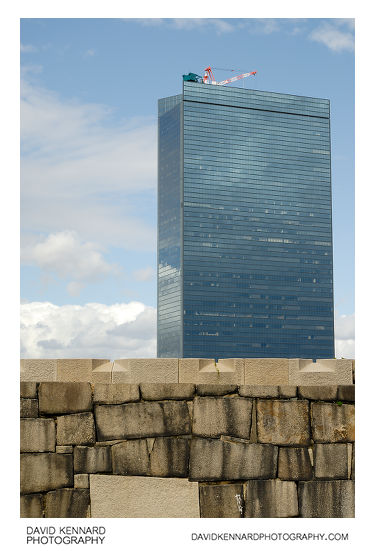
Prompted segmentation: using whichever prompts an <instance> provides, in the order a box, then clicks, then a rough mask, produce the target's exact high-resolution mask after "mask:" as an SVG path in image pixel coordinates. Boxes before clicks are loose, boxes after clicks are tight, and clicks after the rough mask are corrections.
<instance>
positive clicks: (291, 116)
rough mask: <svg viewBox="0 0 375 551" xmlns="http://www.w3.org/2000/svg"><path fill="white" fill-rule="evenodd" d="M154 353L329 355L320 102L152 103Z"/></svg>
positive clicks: (209, 98)
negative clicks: (155, 122)
mask: <svg viewBox="0 0 375 551" xmlns="http://www.w3.org/2000/svg"><path fill="white" fill-rule="evenodd" d="M158 180H159V181H158V186H159V187H158V202H159V207H158V356H159V357H187V358H189V357H199V358H205V357H206V358H237V357H244V358H251V357H269V358H272V357H289V358H293V357H295V358H298V357H299V358H332V357H333V356H334V333H333V283H332V279H333V274H332V223H331V167H330V106H329V101H328V100H326V99H318V98H309V97H301V96H293V95H288V94H278V93H274V92H262V91H258V90H248V89H241V88H231V87H226V86H215V85H209V84H200V83H196V82H184V83H183V94H181V95H178V96H173V97H170V98H164V99H162V100H159V174H158Z"/></svg>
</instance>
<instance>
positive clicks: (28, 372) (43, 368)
mask: <svg viewBox="0 0 375 551" xmlns="http://www.w3.org/2000/svg"><path fill="white" fill-rule="evenodd" d="M56 376H57V360H39V359H35V360H34V359H26V360H21V374H20V379H21V381H26V382H30V381H35V382H39V381H56Z"/></svg>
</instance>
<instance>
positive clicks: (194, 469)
mask: <svg viewBox="0 0 375 551" xmlns="http://www.w3.org/2000/svg"><path fill="white" fill-rule="evenodd" d="M276 469H277V447H276V446H271V445H267V444H247V443H242V442H228V441H223V440H210V439H206V438H193V440H192V441H191V448H190V464H189V479H190V480H200V481H210V480H246V479H250V478H273V477H275V476H276Z"/></svg>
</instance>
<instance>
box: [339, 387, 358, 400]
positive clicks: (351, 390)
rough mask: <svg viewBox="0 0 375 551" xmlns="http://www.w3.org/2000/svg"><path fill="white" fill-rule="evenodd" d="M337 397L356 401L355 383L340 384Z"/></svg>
mask: <svg viewBox="0 0 375 551" xmlns="http://www.w3.org/2000/svg"><path fill="white" fill-rule="evenodd" d="M337 399H338V400H342V401H343V402H354V400H355V385H339V387H338V392H337Z"/></svg>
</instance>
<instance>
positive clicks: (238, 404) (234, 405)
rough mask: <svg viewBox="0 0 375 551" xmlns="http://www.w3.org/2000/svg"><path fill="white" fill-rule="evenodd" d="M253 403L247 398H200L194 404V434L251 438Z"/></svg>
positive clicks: (195, 399)
mask: <svg viewBox="0 0 375 551" xmlns="http://www.w3.org/2000/svg"><path fill="white" fill-rule="evenodd" d="M251 409H252V401H251V400H248V399H247V398H239V397H233V398H221V397H200V396H197V397H196V398H194V402H193V434H194V435H197V436H206V437H213V438H214V437H217V436H220V435H221V434H226V435H230V436H235V437H237V438H249V436H250V426H251Z"/></svg>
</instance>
